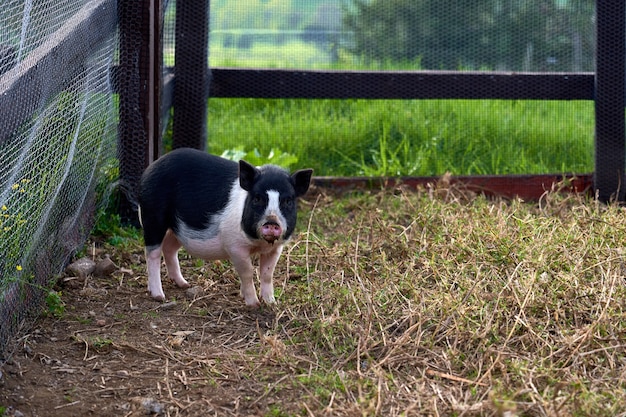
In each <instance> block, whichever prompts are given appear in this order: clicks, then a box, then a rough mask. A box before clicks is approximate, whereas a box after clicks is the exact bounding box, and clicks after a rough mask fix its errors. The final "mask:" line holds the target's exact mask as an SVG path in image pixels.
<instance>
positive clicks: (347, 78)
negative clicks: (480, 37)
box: [209, 68, 595, 100]
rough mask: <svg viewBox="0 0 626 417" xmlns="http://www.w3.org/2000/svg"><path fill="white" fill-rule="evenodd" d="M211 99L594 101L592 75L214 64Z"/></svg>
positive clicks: (593, 79) (593, 78)
mask: <svg viewBox="0 0 626 417" xmlns="http://www.w3.org/2000/svg"><path fill="white" fill-rule="evenodd" d="M211 72H212V81H211V90H210V94H209V95H210V96H211V97H222V98H244V97H247V98H305V99H351V98H362V99H407V100H410V99H481V100H482V99H500V100H593V99H594V96H595V94H594V88H595V86H594V83H595V76H594V74H593V73H515V72H469V71H468V72H458V71H320V70H307V71H303V70H287V69H242V68H212V70H211Z"/></svg>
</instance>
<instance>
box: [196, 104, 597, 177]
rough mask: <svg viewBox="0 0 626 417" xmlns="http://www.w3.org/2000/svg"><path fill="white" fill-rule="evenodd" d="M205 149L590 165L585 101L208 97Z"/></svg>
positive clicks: (540, 169)
mask: <svg viewBox="0 0 626 417" xmlns="http://www.w3.org/2000/svg"><path fill="white" fill-rule="evenodd" d="M208 118H209V123H208V126H209V134H208V137H209V139H208V144H209V151H210V152H212V153H216V154H221V153H222V152H224V151H227V150H230V149H235V148H243V149H244V150H246V151H251V150H254V149H257V150H258V151H259V152H260V153H261V154H268V153H269V152H270V151H271V150H272V149H275V150H276V149H278V150H280V151H283V152H287V153H290V154H293V155H296V156H297V157H298V165H299V166H302V167H304V166H306V167H312V168H314V169H315V171H316V174H317V175H325V176H332V175H365V176H380V175H392V176H393V175H417V176H431V175H442V174H444V173H446V172H450V173H452V174H454V175H491V174H497V175H503V174H531V173H533V174H536V173H588V172H592V171H593V163H594V161H593V159H594V158H593V125H594V114H593V103H592V102H583V101H577V102H557V101H502V100H479V101H472V100H413V101H405V100H296V99H284V100H269V99H210V100H209V116H208Z"/></svg>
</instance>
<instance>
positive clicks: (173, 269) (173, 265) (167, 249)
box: [161, 229, 189, 288]
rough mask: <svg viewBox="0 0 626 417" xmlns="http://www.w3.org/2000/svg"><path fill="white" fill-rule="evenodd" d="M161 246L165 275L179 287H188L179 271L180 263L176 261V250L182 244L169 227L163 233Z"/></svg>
mask: <svg viewBox="0 0 626 417" xmlns="http://www.w3.org/2000/svg"><path fill="white" fill-rule="evenodd" d="M161 247H162V250H163V257H164V258H165V267H166V268H167V275H169V277H170V278H171V279H172V281H174V282H175V283H176V285H178V286H179V287H180V288H189V283H188V282H187V280H185V278H183V274H182V273H181V272H180V264H179V263H178V250H179V249H180V248H181V247H182V244H181V243H180V241H179V240H178V238H177V237H176V236H175V235H174V233H173V232H172V230H171V229H170V230H168V231H167V233H166V234H165V238H164V239H163V243H162V244H161Z"/></svg>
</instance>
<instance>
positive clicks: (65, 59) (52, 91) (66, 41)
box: [0, 0, 117, 143]
mask: <svg viewBox="0 0 626 417" xmlns="http://www.w3.org/2000/svg"><path fill="white" fill-rule="evenodd" d="M116 23H117V22H116V4H115V1H114V0H95V1H91V2H88V3H87V4H86V5H85V6H83V7H82V8H81V9H80V10H79V11H78V12H77V13H76V14H75V15H74V16H72V17H71V18H70V19H68V21H67V22H66V23H65V24H64V25H63V26H61V27H60V28H59V29H58V30H57V31H56V32H55V33H53V34H52V35H50V36H49V37H48V39H47V40H46V41H45V42H44V43H42V44H41V45H40V46H39V47H38V48H36V49H35V50H33V51H32V52H31V53H30V54H29V55H28V56H27V57H26V58H25V59H24V60H23V61H22V62H20V63H19V64H18V65H16V66H14V67H13V68H12V69H10V70H9V71H7V72H5V73H4V74H3V75H2V77H0V109H2V114H0V125H2V129H0V143H3V142H4V141H6V140H7V139H8V138H9V137H10V136H11V134H12V133H13V132H14V131H15V129H17V128H18V127H19V126H20V125H21V124H22V123H24V122H25V121H26V120H28V119H29V118H30V117H31V116H32V115H33V113H35V112H36V111H37V109H40V108H41V107H42V106H44V105H45V104H46V103H47V102H48V100H50V99H51V98H52V97H54V96H55V95H56V94H58V93H59V92H61V91H63V89H65V88H66V87H67V85H68V84H69V83H70V82H71V81H72V80H73V79H74V78H75V77H76V76H77V75H78V74H80V72H81V71H83V70H84V68H85V61H86V60H87V59H88V58H89V56H90V55H91V53H92V52H93V51H95V50H97V49H98V48H99V46H100V45H101V44H102V42H104V41H106V40H108V39H110V37H111V34H112V33H113V31H114V30H115V26H116Z"/></svg>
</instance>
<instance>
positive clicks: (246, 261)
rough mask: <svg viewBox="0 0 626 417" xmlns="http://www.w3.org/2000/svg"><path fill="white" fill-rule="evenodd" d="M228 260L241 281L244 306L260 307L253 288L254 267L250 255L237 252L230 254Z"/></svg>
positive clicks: (245, 252) (246, 252) (244, 252)
mask: <svg viewBox="0 0 626 417" xmlns="http://www.w3.org/2000/svg"><path fill="white" fill-rule="evenodd" d="M230 258H231V261H232V262H233V266H234V267H235V270H236V271H237V274H239V280H240V281H241V292H240V294H241V296H242V297H243V299H244V300H245V301H246V305H248V306H250V307H258V306H260V305H261V303H260V302H259V297H257V295H256V288H254V267H253V266H252V260H251V259H250V253H249V252H248V251H242V250H238V251H236V252H234V253H231V256H230Z"/></svg>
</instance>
